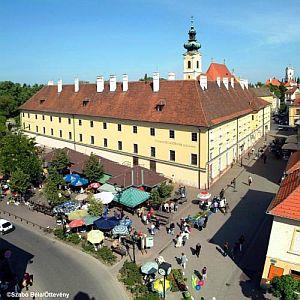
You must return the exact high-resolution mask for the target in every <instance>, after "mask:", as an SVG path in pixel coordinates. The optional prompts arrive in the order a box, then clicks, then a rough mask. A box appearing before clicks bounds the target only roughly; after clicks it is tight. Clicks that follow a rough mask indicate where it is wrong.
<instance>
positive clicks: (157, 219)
mask: <svg viewBox="0 0 300 300" xmlns="http://www.w3.org/2000/svg"><path fill="white" fill-rule="evenodd" d="M155 227H156V229H157V230H159V228H160V219H159V218H156V221H155Z"/></svg>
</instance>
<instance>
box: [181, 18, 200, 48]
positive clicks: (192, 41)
mask: <svg viewBox="0 0 300 300" xmlns="http://www.w3.org/2000/svg"><path fill="white" fill-rule="evenodd" d="M183 47H184V48H185V49H186V50H187V51H198V50H199V49H200V48H201V45H200V43H198V42H197V39H196V30H195V28H194V24H193V20H191V28H190V30H189V40H188V41H187V42H186V43H185V44H184V45H183Z"/></svg>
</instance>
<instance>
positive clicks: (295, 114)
mask: <svg viewBox="0 0 300 300" xmlns="http://www.w3.org/2000/svg"><path fill="white" fill-rule="evenodd" d="M298 120H300V98H299V99H296V100H295V102H294V103H293V104H292V105H290V106H289V125H290V126H296V125H295V123H296V122H297V121H298Z"/></svg>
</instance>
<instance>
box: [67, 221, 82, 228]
mask: <svg viewBox="0 0 300 300" xmlns="http://www.w3.org/2000/svg"><path fill="white" fill-rule="evenodd" d="M83 225H84V222H83V220H81V219H77V220H73V221H72V222H70V223H69V226H70V227H71V228H75V227H81V226H83Z"/></svg>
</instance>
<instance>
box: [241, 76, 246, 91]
mask: <svg viewBox="0 0 300 300" xmlns="http://www.w3.org/2000/svg"><path fill="white" fill-rule="evenodd" d="M247 84H248V83H247ZM240 85H241V87H242V89H243V90H244V89H245V87H246V79H242V78H240ZM247 88H248V87H247Z"/></svg>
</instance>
